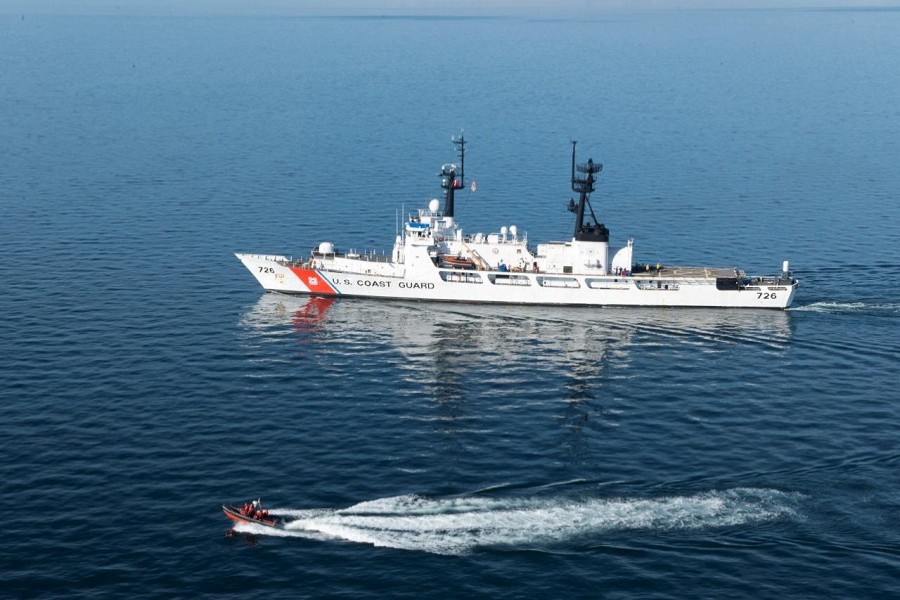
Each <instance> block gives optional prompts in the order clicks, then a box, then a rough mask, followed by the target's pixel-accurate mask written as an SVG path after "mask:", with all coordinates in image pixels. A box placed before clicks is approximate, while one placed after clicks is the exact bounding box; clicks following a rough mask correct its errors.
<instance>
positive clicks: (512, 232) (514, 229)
mask: <svg viewBox="0 0 900 600" xmlns="http://www.w3.org/2000/svg"><path fill="white" fill-rule="evenodd" d="M518 233H519V229H518V228H517V227H516V226H515V225H510V226H509V234H510V235H511V236H513V237H516V234H518Z"/></svg>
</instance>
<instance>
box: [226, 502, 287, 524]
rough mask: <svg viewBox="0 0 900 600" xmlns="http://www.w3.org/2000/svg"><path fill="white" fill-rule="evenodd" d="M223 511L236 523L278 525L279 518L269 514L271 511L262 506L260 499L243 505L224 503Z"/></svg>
mask: <svg viewBox="0 0 900 600" xmlns="http://www.w3.org/2000/svg"><path fill="white" fill-rule="evenodd" d="M222 511H223V512H224V513H225V516H226V517H228V518H229V519H231V520H232V521H234V522H235V523H253V524H256V525H265V526H266V527H277V526H278V519H276V518H275V517H271V516H269V511H267V510H266V509H264V508H263V507H262V504H260V502H259V500H254V501H252V502H245V503H244V504H243V505H242V506H235V505H233V504H223V505H222Z"/></svg>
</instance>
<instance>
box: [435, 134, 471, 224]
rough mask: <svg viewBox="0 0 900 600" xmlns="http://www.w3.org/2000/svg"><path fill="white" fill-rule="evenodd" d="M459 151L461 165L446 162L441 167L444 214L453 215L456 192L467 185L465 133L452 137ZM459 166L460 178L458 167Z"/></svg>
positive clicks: (446, 215)
mask: <svg viewBox="0 0 900 600" xmlns="http://www.w3.org/2000/svg"><path fill="white" fill-rule="evenodd" d="M450 139H451V141H452V142H453V144H454V145H455V146H456V150H457V152H459V165H454V164H445V165H443V166H442V167H441V173H440V178H441V189H442V190H444V216H445V217H452V216H453V209H454V206H453V200H454V192H455V191H456V190H458V189H461V188H463V187H465V186H466V138H465V136H464V135H463V134H460V135H459V137H456V136H453V137H452V138H450ZM457 167H459V179H457V178H456V169H457Z"/></svg>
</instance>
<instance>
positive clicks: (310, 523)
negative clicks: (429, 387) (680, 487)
mask: <svg viewBox="0 0 900 600" xmlns="http://www.w3.org/2000/svg"><path fill="white" fill-rule="evenodd" d="M799 499H800V495H799V494H793V493H785V492H780V491H777V490H771V489H754V488H734V489H729V490H724V491H712V492H705V493H700V494H696V495H692V496H667V497H659V498H647V499H644V498H606V499H587V500H585V499H581V500H573V499H567V498H560V497H557V498H532V499H522V498H502V499H498V498H483V497H454V498H442V499H432V498H426V497H421V496H416V495H407V496H397V497H392V498H381V499H377V500H371V501H368V502H362V503H360V504H356V505H354V506H351V507H349V508H344V509H307V510H293V509H273V510H272V511H271V512H272V514H275V515H278V516H280V517H281V518H282V519H284V520H285V521H286V525H285V527H284V528H283V529H272V528H268V527H261V526H254V525H238V526H237V527H236V529H237V530H238V531H245V532H248V533H258V534H266V535H279V536H289V537H301V538H307V539H318V540H345V541H350V542H357V543H363V544H371V545H373V546H378V547H388V548H398V549H403V550H414V551H421V552H430V553H435V554H451V555H454V554H466V553H469V552H472V551H473V550H475V549H478V548H505V549H512V548H515V549H540V548H543V547H547V546H553V545H558V544H562V543H579V542H580V543H584V544H590V543H596V539H597V536H598V535H602V534H604V533H610V532H621V531H650V532H653V531H679V530H697V529H706V528H717V527H729V526H741V525H748V524H755V523H761V522H768V521H773V520H780V519H792V518H796V517H797V510H798V504H799Z"/></svg>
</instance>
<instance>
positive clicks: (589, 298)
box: [235, 137, 798, 309]
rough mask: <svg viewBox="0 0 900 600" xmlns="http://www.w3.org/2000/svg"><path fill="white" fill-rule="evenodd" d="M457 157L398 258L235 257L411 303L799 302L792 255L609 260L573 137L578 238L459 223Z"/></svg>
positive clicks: (256, 270)
mask: <svg viewBox="0 0 900 600" xmlns="http://www.w3.org/2000/svg"><path fill="white" fill-rule="evenodd" d="M453 143H454V144H455V145H456V147H457V150H458V153H459V163H458V164H445V165H443V167H442V168H441V173H440V177H441V188H442V189H443V198H444V201H443V207H441V202H440V201H439V200H437V199H433V200H431V201H430V202H429V203H428V207H427V208H420V209H418V210H417V211H416V212H415V213H413V214H410V215H408V216H407V217H406V218H405V221H404V223H403V228H402V231H401V232H400V233H399V234H398V235H397V237H396V240H395V241H394V247H393V250H392V251H391V253H390V255H387V254H377V253H375V252H365V253H362V254H359V253H354V252H341V251H340V250H339V249H337V248H335V246H334V244H333V243H331V242H327V241H323V242H321V243H320V244H318V245H317V246H316V247H315V248H314V249H313V250H312V252H311V253H310V255H309V256H307V257H304V258H300V259H297V260H295V259H293V258H292V257H289V256H284V255H280V254H244V253H236V254H235V256H237V257H238V259H240V261H241V262H242V263H244V265H245V266H246V267H247V269H249V270H250V272H251V273H253V276H254V277H256V280H257V281H259V283H260V285H262V286H263V288H265V289H266V290H268V291H272V292H282V293H286V294H313V295H320V296H346V297H365V298H385V299H404V300H432V301H450V302H475V303H501V304H536V305H560V306H672V307H676V306H677V307H721V308H772V309H784V308H787V307H788V306H790V304H791V302H792V301H793V298H794V293H795V292H796V290H797V285H798V281H797V280H796V279H794V278H793V277H791V273H790V271H789V265H788V262H787V261H784V263H783V265H782V271H781V273H780V274H779V275H777V276H768V277H766V276H748V275H746V273H744V272H743V271H741V270H738V269H737V268H731V267H682V266H670V265H661V264H653V265H649V264H635V263H634V261H633V254H634V240H631V239H629V240H628V241H627V243H626V245H625V246H623V247H622V248H620V249H619V250H617V251H616V252H615V253H614V254H613V255H612V257H610V249H609V230H608V229H607V228H606V227H605V226H604V225H603V224H602V223H600V222H599V220H598V219H597V217H596V215H595V213H594V210H593V207H592V206H591V203H590V194H591V193H592V192H593V191H594V185H595V182H596V179H595V176H596V174H597V173H599V172H600V170H601V169H602V168H603V167H602V165H600V164H597V163H594V162H593V160H588V161H587V163H584V164H579V165H576V163H575V142H573V143H572V176H571V184H572V190H573V191H574V192H576V193H577V194H578V201H577V202H575V200H574V199H573V200H571V201H570V203H569V210H570V211H572V212H573V213H575V229H574V233H573V235H572V239H571V240H569V241H558V242H547V243H544V244H537V246H532V245H529V243H528V238H527V235H521V236H520V235H519V231H518V229H517V228H516V226H514V225H513V226H510V227H508V228H507V227H501V228H500V231H499V232H497V233H488V234H484V233H464V232H463V229H462V227H461V226H460V224H459V223H458V222H457V221H456V214H455V207H454V198H455V193H456V191H458V190H460V189H463V188H464V187H465V186H466V182H465V170H464V167H465V144H466V141H465V139H464V138H463V137H459V138H454V139H453Z"/></svg>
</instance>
